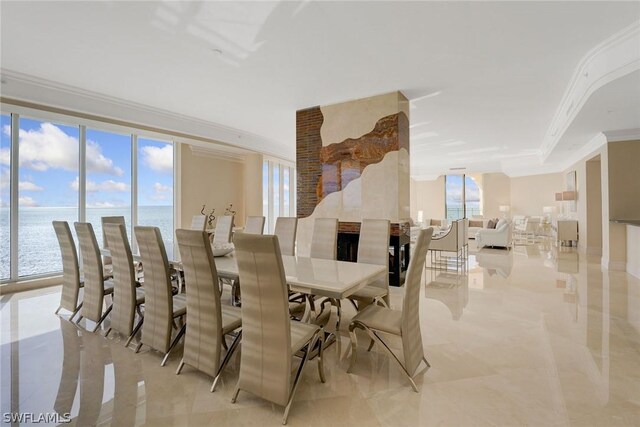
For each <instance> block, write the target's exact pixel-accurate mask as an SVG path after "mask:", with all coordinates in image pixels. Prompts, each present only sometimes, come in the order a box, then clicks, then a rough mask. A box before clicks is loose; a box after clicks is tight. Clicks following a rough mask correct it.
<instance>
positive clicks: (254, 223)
mask: <svg viewBox="0 0 640 427" xmlns="http://www.w3.org/2000/svg"><path fill="white" fill-rule="evenodd" d="M264 219H265V218H264V217H263V216H248V217H247V221H246V222H245V224H244V232H245V233H247V234H262V233H264Z"/></svg>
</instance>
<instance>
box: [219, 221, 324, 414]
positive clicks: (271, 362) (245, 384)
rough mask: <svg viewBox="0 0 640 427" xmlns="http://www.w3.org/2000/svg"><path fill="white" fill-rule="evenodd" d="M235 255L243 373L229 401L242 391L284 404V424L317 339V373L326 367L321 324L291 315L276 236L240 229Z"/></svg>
mask: <svg viewBox="0 0 640 427" xmlns="http://www.w3.org/2000/svg"><path fill="white" fill-rule="evenodd" d="M235 246H236V259H237V262H238V272H239V275H240V287H241V289H242V335H243V336H242V352H241V360H240V377H239V379H238V385H237V386H236V390H235V392H234V394H233V398H232V400H231V402H232V403H235V401H236V399H237V398H238V393H239V392H240V390H242V391H246V392H249V393H252V394H254V395H256V396H259V397H261V398H263V399H265V400H268V401H270V402H273V403H275V404H278V405H282V406H285V411H284V417H283V420H282V423H283V424H286V422H287V417H288V415H289V409H290V407H291V402H292V401H293V397H294V396H295V392H296V389H297V387H298V384H299V380H300V374H301V373H302V369H303V368H304V365H305V363H306V361H307V358H308V356H309V352H311V351H312V350H313V349H314V348H315V346H316V343H318V344H319V352H318V374H319V376H320V380H321V381H322V382H324V372H323V367H322V347H323V339H324V332H323V330H322V328H320V327H318V326H316V325H312V324H309V323H301V322H297V321H294V320H291V319H290V317H289V302H288V286H287V282H286V280H285V274H284V266H283V264H282V256H281V253H280V245H279V243H278V237H277V236H257V235H251V234H244V233H242V234H239V235H237V236H236V240H235ZM299 351H302V352H303V357H302V361H301V362H300V365H299V367H298V370H297V372H296V376H295V379H294V380H293V384H292V383H291V371H292V365H293V363H292V359H293V356H294V355H295V354H296V353H298V352H299Z"/></svg>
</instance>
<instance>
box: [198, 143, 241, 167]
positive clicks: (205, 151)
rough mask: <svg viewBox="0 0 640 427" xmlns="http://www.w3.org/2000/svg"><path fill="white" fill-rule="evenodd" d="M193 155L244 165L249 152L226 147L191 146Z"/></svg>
mask: <svg viewBox="0 0 640 427" xmlns="http://www.w3.org/2000/svg"><path fill="white" fill-rule="evenodd" d="M189 148H190V149H191V153H192V154H193V155H194V156H198V157H210V158H215V159H220V160H227V161H232V162H238V163H244V161H245V158H246V155H247V154H248V152H246V151H244V150H239V149H232V148H229V147H225V146H215V145H213V144H209V145H207V146H200V145H190V146H189Z"/></svg>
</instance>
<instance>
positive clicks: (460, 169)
mask: <svg viewBox="0 0 640 427" xmlns="http://www.w3.org/2000/svg"><path fill="white" fill-rule="evenodd" d="M465 169H466V168H462V167H460V168H449V170H450V171H462V170H465Z"/></svg>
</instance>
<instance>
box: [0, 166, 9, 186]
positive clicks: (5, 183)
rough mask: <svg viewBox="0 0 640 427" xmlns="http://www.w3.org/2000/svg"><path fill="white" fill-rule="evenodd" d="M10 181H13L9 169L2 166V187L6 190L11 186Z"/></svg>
mask: <svg viewBox="0 0 640 427" xmlns="http://www.w3.org/2000/svg"><path fill="white" fill-rule="evenodd" d="M9 182H11V173H10V172H9V169H6V168H2V172H0V189H2V190H4V189H7V188H9Z"/></svg>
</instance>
